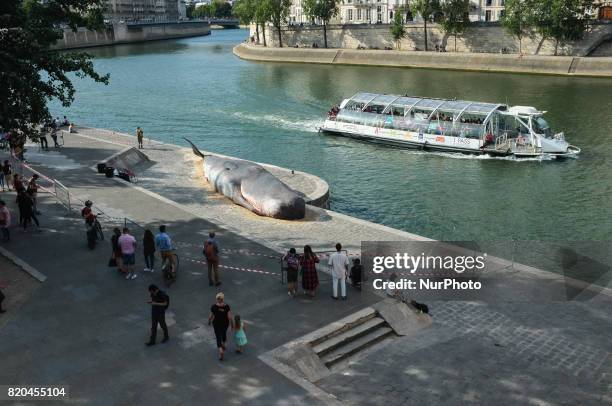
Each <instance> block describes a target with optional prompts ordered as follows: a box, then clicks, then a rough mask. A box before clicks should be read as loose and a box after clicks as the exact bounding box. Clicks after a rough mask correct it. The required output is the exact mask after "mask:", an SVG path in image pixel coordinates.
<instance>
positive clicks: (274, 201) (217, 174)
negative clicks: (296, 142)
mask: <svg viewBox="0 0 612 406" xmlns="http://www.w3.org/2000/svg"><path fill="white" fill-rule="evenodd" d="M185 141H187V142H188V143H189V144H191V148H192V149H193V153H194V154H196V155H197V156H199V157H202V158H203V159H204V175H205V176H206V178H207V179H208V182H210V184H211V185H213V186H214V188H215V190H216V191H217V192H219V193H221V194H223V195H225V196H227V197H229V198H230V199H232V201H233V202H234V203H236V204H238V205H240V206H242V207H245V208H247V209H249V210H251V211H252V212H254V213H257V214H259V215H260V216H267V217H274V218H277V219H285V220H297V219H302V218H304V216H305V214H306V203H305V202H304V199H303V198H302V197H301V196H300V195H299V194H298V193H297V192H296V191H295V190H293V189H291V188H290V187H288V186H287V185H285V184H284V183H283V182H281V181H280V180H279V179H278V178H277V177H276V176H274V175H272V174H271V173H270V172H268V171H267V170H266V169H264V168H263V167H262V166H261V165H257V164H255V163H253V162H249V161H244V160H242V159H232V158H222V157H218V156H214V155H204V154H203V153H202V152H200V150H199V149H198V147H196V146H195V145H194V144H193V142H191V141H189V140H188V139H187V138H185Z"/></svg>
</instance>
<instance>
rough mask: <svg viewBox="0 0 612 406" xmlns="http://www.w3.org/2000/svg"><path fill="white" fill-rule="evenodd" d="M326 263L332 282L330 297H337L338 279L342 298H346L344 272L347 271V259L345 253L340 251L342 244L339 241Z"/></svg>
mask: <svg viewBox="0 0 612 406" xmlns="http://www.w3.org/2000/svg"><path fill="white" fill-rule="evenodd" d="M328 265H329V269H330V271H331V274H332V282H333V287H332V290H333V293H332V298H333V299H336V300H337V299H338V281H340V292H341V294H342V300H346V274H347V272H348V267H349V260H348V257H347V256H346V254H345V253H344V252H342V245H341V244H340V243H338V244H336V252H335V253H334V254H332V255H331V256H330V257H329V262H328Z"/></svg>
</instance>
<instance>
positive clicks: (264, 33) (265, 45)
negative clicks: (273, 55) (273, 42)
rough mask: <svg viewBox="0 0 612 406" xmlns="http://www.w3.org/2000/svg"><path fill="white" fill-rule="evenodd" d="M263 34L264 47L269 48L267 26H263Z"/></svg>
mask: <svg viewBox="0 0 612 406" xmlns="http://www.w3.org/2000/svg"><path fill="white" fill-rule="evenodd" d="M261 34H262V35H263V40H264V47H267V46H268V44H267V43H266V26H265V24H262V25H261Z"/></svg>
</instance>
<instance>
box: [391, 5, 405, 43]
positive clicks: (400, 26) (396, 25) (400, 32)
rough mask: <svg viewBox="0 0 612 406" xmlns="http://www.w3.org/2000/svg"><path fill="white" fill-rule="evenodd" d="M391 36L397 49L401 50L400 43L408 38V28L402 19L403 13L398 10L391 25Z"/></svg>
mask: <svg viewBox="0 0 612 406" xmlns="http://www.w3.org/2000/svg"><path fill="white" fill-rule="evenodd" d="M390 30H391V36H392V37H393V40H394V41H395V44H396V46H397V49H400V42H401V40H402V38H404V37H405V36H406V27H404V21H403V19H402V11H401V10H396V11H395V14H394V15H393V22H392V23H391V27H390Z"/></svg>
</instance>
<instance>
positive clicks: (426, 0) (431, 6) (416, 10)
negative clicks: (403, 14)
mask: <svg viewBox="0 0 612 406" xmlns="http://www.w3.org/2000/svg"><path fill="white" fill-rule="evenodd" d="M439 10H440V3H439V2H438V0H415V1H413V2H412V13H413V14H419V15H420V16H421V18H423V26H424V33H425V50H426V51H427V22H428V21H429V20H430V19H431V18H432V16H433V15H434V14H435V13H436V12H437V11H439Z"/></svg>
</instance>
